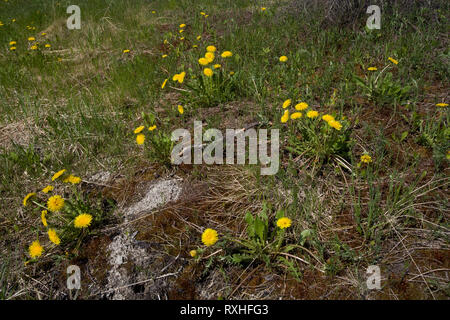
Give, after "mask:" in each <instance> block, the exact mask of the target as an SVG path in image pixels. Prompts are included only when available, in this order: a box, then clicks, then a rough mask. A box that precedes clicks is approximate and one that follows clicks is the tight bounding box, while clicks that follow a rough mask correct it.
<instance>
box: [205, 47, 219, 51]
mask: <svg viewBox="0 0 450 320" xmlns="http://www.w3.org/2000/svg"><path fill="white" fill-rule="evenodd" d="M216 50H217V48H216V47H214V46H207V47H206V51H208V52H216Z"/></svg>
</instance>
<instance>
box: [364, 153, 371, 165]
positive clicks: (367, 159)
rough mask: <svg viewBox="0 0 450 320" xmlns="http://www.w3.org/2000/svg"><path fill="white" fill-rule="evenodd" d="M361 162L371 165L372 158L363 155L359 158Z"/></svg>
mask: <svg viewBox="0 0 450 320" xmlns="http://www.w3.org/2000/svg"><path fill="white" fill-rule="evenodd" d="M361 162H362V163H371V162H372V157H371V156H369V155H368V154H363V155H362V156H361Z"/></svg>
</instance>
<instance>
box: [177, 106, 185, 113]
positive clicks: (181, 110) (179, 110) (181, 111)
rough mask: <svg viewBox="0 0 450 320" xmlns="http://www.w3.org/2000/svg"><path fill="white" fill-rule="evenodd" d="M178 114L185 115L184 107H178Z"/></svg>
mask: <svg viewBox="0 0 450 320" xmlns="http://www.w3.org/2000/svg"><path fill="white" fill-rule="evenodd" d="M178 112H179V113H180V114H183V113H184V108H183V106H182V105H178Z"/></svg>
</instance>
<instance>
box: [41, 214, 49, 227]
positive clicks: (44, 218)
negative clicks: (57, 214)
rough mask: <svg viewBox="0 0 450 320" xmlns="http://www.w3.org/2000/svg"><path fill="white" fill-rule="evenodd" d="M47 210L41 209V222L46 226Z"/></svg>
mask: <svg viewBox="0 0 450 320" xmlns="http://www.w3.org/2000/svg"><path fill="white" fill-rule="evenodd" d="M47 212H48V211H47V210H42V211H41V221H42V224H43V225H44V227H46V226H47V218H46V217H45V216H46V215H47Z"/></svg>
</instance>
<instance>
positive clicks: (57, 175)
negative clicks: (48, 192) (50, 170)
mask: <svg viewBox="0 0 450 320" xmlns="http://www.w3.org/2000/svg"><path fill="white" fill-rule="evenodd" d="M64 172H66V169H62V170H59V171H58V172H57V173H55V174H54V175H53V177H52V181H55V180H56V179H58V178H59V177H61V176H62V175H63V174H64Z"/></svg>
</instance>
